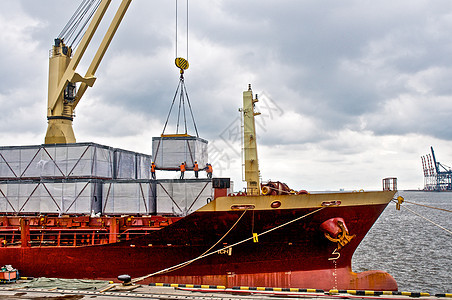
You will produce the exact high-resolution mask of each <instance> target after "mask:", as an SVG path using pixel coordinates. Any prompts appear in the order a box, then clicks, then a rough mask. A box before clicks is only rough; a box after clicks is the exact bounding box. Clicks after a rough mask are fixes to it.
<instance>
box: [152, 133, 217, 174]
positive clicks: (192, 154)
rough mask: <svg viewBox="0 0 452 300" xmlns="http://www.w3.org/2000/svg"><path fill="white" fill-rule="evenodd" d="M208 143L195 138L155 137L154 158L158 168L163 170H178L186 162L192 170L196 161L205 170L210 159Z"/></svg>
mask: <svg viewBox="0 0 452 300" xmlns="http://www.w3.org/2000/svg"><path fill="white" fill-rule="evenodd" d="M207 143H208V142H207V141H206V140H204V139H201V138H198V137H193V136H183V137H180V136H176V137H170V136H164V137H153V138H152V157H153V158H154V163H155V165H156V166H157V168H158V169H162V170H178V169H179V166H180V164H181V163H182V162H186V164H187V169H188V170H190V169H192V168H193V165H194V163H195V161H197V162H198V165H199V167H200V168H203V167H204V166H205V165H206V164H207V163H208V159H209V157H208V152H207Z"/></svg>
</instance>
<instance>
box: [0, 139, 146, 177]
mask: <svg viewBox="0 0 452 300" xmlns="http://www.w3.org/2000/svg"><path fill="white" fill-rule="evenodd" d="M150 164H151V156H150V155H146V154H141V153H136V152H131V151H126V150H122V149H116V148H111V147H107V146H102V145H98V144H94V143H76V144H65V145H36V146H9V147H0V178H4V179H35V178H104V179H112V178H120V179H149V177H150V171H149V167H150Z"/></svg>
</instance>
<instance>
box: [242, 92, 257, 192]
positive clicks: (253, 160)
mask: <svg viewBox="0 0 452 300" xmlns="http://www.w3.org/2000/svg"><path fill="white" fill-rule="evenodd" d="M257 101H258V99H257V95H256V98H255V99H253V91H252V90H251V84H250V85H248V90H247V91H244V92H243V109H241V110H240V111H241V113H242V120H243V156H244V168H245V181H246V184H247V189H246V191H247V194H248V195H260V190H261V189H260V182H259V161H258V157H257V143H256V127H255V122H254V116H257V115H260V113H259V112H255V111H254V104H255V103H256V102H257Z"/></svg>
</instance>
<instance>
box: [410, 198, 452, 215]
mask: <svg viewBox="0 0 452 300" xmlns="http://www.w3.org/2000/svg"><path fill="white" fill-rule="evenodd" d="M404 202H406V203H410V204H414V205H418V206H423V207H428V208H432V209H437V210H442V211H447V212H450V213H452V210H449V209H445V208H440V207H434V206H429V205H425V204H419V203H415V202H411V201H407V200H404Z"/></svg>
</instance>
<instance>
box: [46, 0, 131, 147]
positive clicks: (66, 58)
mask: <svg viewBox="0 0 452 300" xmlns="http://www.w3.org/2000/svg"><path fill="white" fill-rule="evenodd" d="M131 1H132V0H122V2H121V5H120V6H119V8H118V10H117V12H116V14H115V17H114V18H113V20H112V21H111V24H110V27H109V29H108V30H107V32H106V34H105V36H104V38H103V40H102V42H101V44H100V45H99V48H98V50H97V52H96V55H95V56H94V58H93V60H92V62H91V64H90V66H89V68H88V70H87V72H86V75H85V76H84V77H82V76H81V75H80V74H78V73H76V68H77V66H78V64H79V63H80V60H81V59H82V57H83V55H84V54H85V51H86V49H87V47H88V45H89V44H90V42H91V39H92V37H93V35H94V33H95V32H96V30H97V28H98V27H99V24H100V22H101V20H102V18H103V17H104V15H105V13H106V11H107V9H108V7H109V5H110V3H111V0H102V2H101V3H100V5H99V7H98V8H97V9H96V12H95V14H94V16H93V18H92V20H91V22H90V24H89V26H88V29H87V31H86V32H85V34H84V35H83V38H82V40H81V42H80V45H79V46H78V47H77V51H76V52H75V54H74V57H72V58H71V54H72V49H70V47H67V46H66V45H65V44H64V41H63V40H60V39H56V40H55V45H54V46H53V48H52V55H51V57H50V59H49V91H48V107H47V120H48V127H47V132H46V137H45V143H46V144H64V143H75V135H74V131H73V129H72V121H73V118H74V116H73V111H74V108H75V107H76V106H77V104H78V103H79V101H80V99H81V97H82V96H83V94H84V92H85V91H86V89H87V88H88V86H93V84H94V82H95V80H96V78H95V77H94V74H95V72H96V70H97V68H98V66H99V64H100V62H101V60H102V58H103V56H104V54H105V52H106V50H107V48H108V46H109V45H110V42H111V40H112V39H113V36H114V34H115V33H116V30H117V28H118V26H119V24H120V23H121V21H122V18H123V16H124V14H125V13H126V11H127V8H128V7H129V5H130V3H131ZM77 82H81V86H80V89H79V91H78V92H77V93H76V94H75V84H76V83H77Z"/></svg>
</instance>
